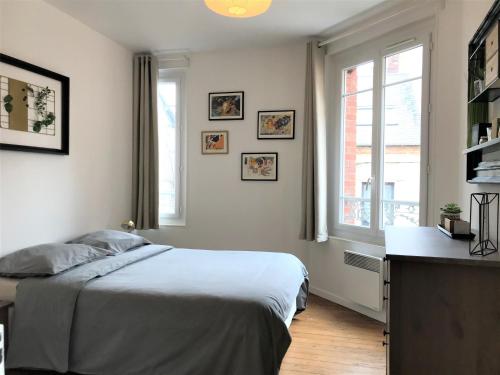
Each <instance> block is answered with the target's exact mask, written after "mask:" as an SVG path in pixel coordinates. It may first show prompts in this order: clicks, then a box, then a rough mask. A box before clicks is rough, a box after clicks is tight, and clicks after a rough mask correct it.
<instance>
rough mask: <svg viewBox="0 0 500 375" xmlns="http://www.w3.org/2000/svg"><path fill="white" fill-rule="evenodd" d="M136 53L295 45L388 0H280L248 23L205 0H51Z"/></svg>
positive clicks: (50, 0)
mask: <svg viewBox="0 0 500 375" xmlns="http://www.w3.org/2000/svg"><path fill="white" fill-rule="evenodd" d="M46 1H47V2H48V3H50V4H52V5H54V6H55V7H57V8H59V9H60V10H62V11H64V12H66V13H68V14H70V15H71V16H73V17H74V18H76V19H78V20H80V21H81V22H83V23H85V24H87V25H88V26H90V27H91V28H93V29H95V30H97V31H98V32H100V33H102V34H104V35H106V36H108V37H109V38H111V39H113V40H115V41H117V42H118V43H120V44H122V45H124V46H125V47H127V48H129V49H131V50H132V51H134V52H139V51H155V52H169V51H172V52H173V51H179V50H181V51H185V50H188V51H193V52H198V51H207V50H217V49H229V48H239V47H245V48H249V47H265V46H272V45H277V44H283V43H291V42H294V41H298V40H301V39H304V38H307V37H310V36H314V35H318V34H321V32H322V31H324V30H326V29H329V28H331V27H332V26H334V25H336V24H338V23H339V22H342V21H344V20H346V19H348V18H350V17H352V16H355V15H357V14H359V13H361V12H364V11H366V10H368V9H370V8H372V7H373V6H375V5H377V4H379V3H382V2H383V1H382V0H274V1H273V3H272V5H271V7H270V9H269V11H268V12H267V13H265V14H263V15H260V16H258V17H254V18H247V19H234V18H226V17H222V16H219V15H217V14H215V13H212V12H211V11H210V10H208V9H207V8H206V7H205V5H204V2H203V0H46Z"/></svg>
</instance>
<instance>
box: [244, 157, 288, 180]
mask: <svg viewBox="0 0 500 375" xmlns="http://www.w3.org/2000/svg"><path fill="white" fill-rule="evenodd" d="M246 155H274V156H275V161H276V163H275V165H276V167H275V169H276V174H275V177H274V178H272V179H271V178H262V179H258V178H244V176H243V159H244V157H245V156H246ZM278 165H279V162H278V153H277V152H242V153H241V166H240V169H241V176H240V178H241V181H278V172H279V169H278Z"/></svg>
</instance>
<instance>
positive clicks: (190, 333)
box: [0, 244, 308, 375]
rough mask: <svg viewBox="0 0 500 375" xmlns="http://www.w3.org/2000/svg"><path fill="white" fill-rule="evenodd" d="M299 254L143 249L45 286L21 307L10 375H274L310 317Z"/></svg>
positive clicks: (34, 286)
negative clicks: (293, 332) (50, 374)
mask: <svg viewBox="0 0 500 375" xmlns="http://www.w3.org/2000/svg"><path fill="white" fill-rule="evenodd" d="M307 293H308V278H307V271H306V269H305V267H304V265H303V264H302V263H301V262H300V261H299V260H298V259H297V258H296V257H295V256H293V255H290V254H285V253H270V252H257V251H255V252H252V251H212V250H192V249H179V248H172V247H168V246H163V245H153V244H151V245H146V246H140V247H138V248H136V249H133V250H131V251H126V252H123V253H121V254H118V255H116V256H112V257H105V258H102V259H97V260H94V261H91V262H88V263H85V264H82V265H79V266H77V267H74V268H72V269H70V270H69V271H66V272H62V273H60V274H57V275H55V276H51V277H47V278H27V279H23V280H15V279H14V280H13V279H9V281H8V282H7V281H6V280H5V279H0V298H5V299H7V298H9V299H10V300H13V301H14V303H15V309H14V314H13V315H14V316H13V321H12V325H11V335H10V345H9V351H8V354H7V368H11V369H14V368H30V369H44V370H53V371H58V372H61V373H65V372H74V373H79V374H96V375H118V374H120V375H132V374H141V375H169V374H172V375H188V374H189V375H226V374H227V375H247V374H248V375H274V374H278V372H279V368H280V365H281V361H282V359H283V357H284V355H285V353H286V351H287V349H288V347H289V345H290V343H291V337H290V333H289V331H288V327H289V325H290V323H291V320H292V318H293V316H294V314H295V313H297V312H301V311H303V310H304V309H305V307H306V303H307Z"/></svg>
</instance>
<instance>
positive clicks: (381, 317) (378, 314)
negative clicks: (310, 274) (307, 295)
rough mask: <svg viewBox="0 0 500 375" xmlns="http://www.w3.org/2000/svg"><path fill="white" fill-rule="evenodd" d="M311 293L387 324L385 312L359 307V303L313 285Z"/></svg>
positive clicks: (310, 289)
mask: <svg viewBox="0 0 500 375" xmlns="http://www.w3.org/2000/svg"><path fill="white" fill-rule="evenodd" d="M309 291H310V292H311V293H312V294H316V295H317V296H320V297H322V298H324V299H327V300H329V301H331V302H334V303H336V304H338V305H341V306H344V307H346V308H348V309H350V310H354V311H356V312H358V313H360V314H363V315H366V316H368V317H370V318H372V319H375V320H378V321H380V322H382V323H385V311H375V310H371V309H369V308H367V307H364V306H361V305H358V304H357V303H354V302H352V301H349V300H347V299H345V298H343V297H340V296H338V295H336V294H334V293H332V292H329V291H327V290H325V289H321V288H316V287H315V286H313V285H310V286H309Z"/></svg>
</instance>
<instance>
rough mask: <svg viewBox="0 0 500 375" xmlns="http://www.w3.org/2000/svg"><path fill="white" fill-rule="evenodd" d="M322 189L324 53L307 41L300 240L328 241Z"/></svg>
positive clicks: (324, 185)
mask: <svg viewBox="0 0 500 375" xmlns="http://www.w3.org/2000/svg"><path fill="white" fill-rule="evenodd" d="M326 190H327V167H326V110H325V51H324V49H323V48H319V47H318V42H317V41H310V42H309V43H308V44H307V66H306V100H305V108H304V145H303V164H302V224H301V231H300V239H303V240H308V241H317V242H323V241H326V240H328V226H327V191H326Z"/></svg>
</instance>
